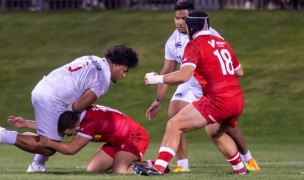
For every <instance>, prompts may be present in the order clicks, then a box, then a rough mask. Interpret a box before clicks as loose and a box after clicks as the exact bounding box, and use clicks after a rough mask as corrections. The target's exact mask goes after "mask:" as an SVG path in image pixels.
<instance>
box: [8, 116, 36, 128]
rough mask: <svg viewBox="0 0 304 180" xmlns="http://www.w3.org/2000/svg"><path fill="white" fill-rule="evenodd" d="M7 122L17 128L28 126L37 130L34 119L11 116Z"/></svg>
mask: <svg viewBox="0 0 304 180" xmlns="http://www.w3.org/2000/svg"><path fill="white" fill-rule="evenodd" d="M7 122H8V123H9V124H10V125H12V126H14V127H16V128H28V129H33V130H36V122H35V121H34V120H27V119H24V118H22V117H15V116H9V117H8V119H7Z"/></svg>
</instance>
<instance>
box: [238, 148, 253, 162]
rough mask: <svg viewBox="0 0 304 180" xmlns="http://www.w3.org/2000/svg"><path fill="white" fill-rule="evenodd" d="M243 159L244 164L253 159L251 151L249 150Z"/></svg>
mask: <svg viewBox="0 0 304 180" xmlns="http://www.w3.org/2000/svg"><path fill="white" fill-rule="evenodd" d="M240 154H241V153H240ZM241 158H242V160H243V161H244V162H248V161H249V160H250V159H252V156H251V153H250V151H249V149H248V151H247V153H246V154H241Z"/></svg>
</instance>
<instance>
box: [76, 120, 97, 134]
mask: <svg viewBox="0 0 304 180" xmlns="http://www.w3.org/2000/svg"><path fill="white" fill-rule="evenodd" d="M96 128H97V124H96V123H95V121H93V120H90V119H83V120H82V121H81V123H80V128H79V130H78V132H77V134H78V135H80V136H83V137H86V138H88V139H92V138H93V135H94V133H95V131H96Z"/></svg>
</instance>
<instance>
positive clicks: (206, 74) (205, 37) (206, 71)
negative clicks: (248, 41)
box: [132, 11, 248, 176]
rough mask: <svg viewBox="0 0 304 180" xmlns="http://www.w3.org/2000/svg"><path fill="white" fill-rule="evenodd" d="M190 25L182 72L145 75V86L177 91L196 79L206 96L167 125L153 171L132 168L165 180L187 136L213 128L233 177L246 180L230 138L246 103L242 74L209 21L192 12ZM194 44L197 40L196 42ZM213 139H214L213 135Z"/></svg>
mask: <svg viewBox="0 0 304 180" xmlns="http://www.w3.org/2000/svg"><path fill="white" fill-rule="evenodd" d="M186 24H187V29H188V34H189V39H190V40H191V41H190V42H189V43H188V44H187V45H186V48H185V52H184V55H183V58H182V66H181V69H180V70H179V71H175V72H173V73H169V74H165V75H157V74H156V73H154V72H152V73H147V74H146V76H145V80H146V84H170V85H177V84H182V83H184V82H186V81H188V80H189V79H190V78H191V76H192V75H193V76H194V77H195V78H196V79H197V80H198V82H199V84H200V85H201V88H202V90H203V92H204V96H203V97H201V98H200V99H199V100H197V101H194V102H192V103H191V104H188V105H187V106H186V107H184V108H183V109H182V110H181V111H179V112H178V113H177V114H176V115H175V116H174V117H173V118H171V119H170V120H169V121H168V122H167V127H166V132H165V135H164V137H163V140H162V143H161V147H160V150H159V154H158V157H157V158H156V161H155V163H154V165H153V167H152V168H149V167H145V166H141V165H139V164H136V163H133V164H132V168H133V169H134V170H135V171H136V172H137V173H138V174H141V175H148V176H149V175H162V174H164V169H165V168H166V167H167V166H168V164H169V162H170V161H171V159H172V158H173V157H174V156H175V153H176V151H177V149H178V146H179V144H180V137H181V134H182V133H183V132H188V131H192V130H196V129H199V128H202V127H205V126H207V125H208V124H212V131H209V133H210V134H209V135H210V136H212V137H213V141H214V143H215V144H216V146H217V147H218V149H219V150H220V151H221V152H222V154H223V155H224V156H225V158H226V159H227V161H228V162H229V163H230V164H231V166H232V168H233V173H235V174H247V173H248V170H247V169H246V167H245V166H244V164H243V162H242V160H241V157H240V154H239V152H238V150H237V147H236V144H235V143H234V141H233V139H232V138H231V137H230V136H228V135H227V134H226V133H225V132H227V131H228V130H229V129H231V128H235V127H236V123H237V118H238V117H239V116H240V114H241V112H242V110H243V106H244V97H243V92H242V89H241V87H240V85H239V83H238V79H237V76H238V75H242V74H243V70H242V67H241V66H240V64H239V61H238V59H237V58H236V56H235V54H234V52H233V50H232V48H231V46H230V45H229V43H228V42H227V41H225V40H224V39H223V38H219V37H217V36H214V35H212V33H211V32H210V29H209V18H208V15H207V14H206V13H204V12H200V11H193V12H190V13H189V15H188V16H187V18H186ZM192 38H193V40H192ZM211 133H212V134H211Z"/></svg>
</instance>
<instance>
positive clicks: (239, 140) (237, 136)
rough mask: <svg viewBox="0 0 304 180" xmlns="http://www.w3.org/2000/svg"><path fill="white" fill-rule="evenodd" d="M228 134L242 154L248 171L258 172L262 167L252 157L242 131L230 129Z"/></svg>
mask: <svg viewBox="0 0 304 180" xmlns="http://www.w3.org/2000/svg"><path fill="white" fill-rule="evenodd" d="M227 134H228V135H229V136H230V137H231V138H232V139H233V140H234V142H235V143H236V145H237V148H238V150H239V152H240V153H241V157H242V160H243V161H244V163H245V165H246V167H247V169H248V170H251V171H258V170H260V167H259V166H258V164H257V163H256V161H255V159H254V158H253V157H252V155H251V153H250V151H249V149H248V148H247V145H246V142H245V137H244V135H243V133H242V132H241V130H240V129H239V128H238V127H236V128H230V129H229V130H228V131H227Z"/></svg>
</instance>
